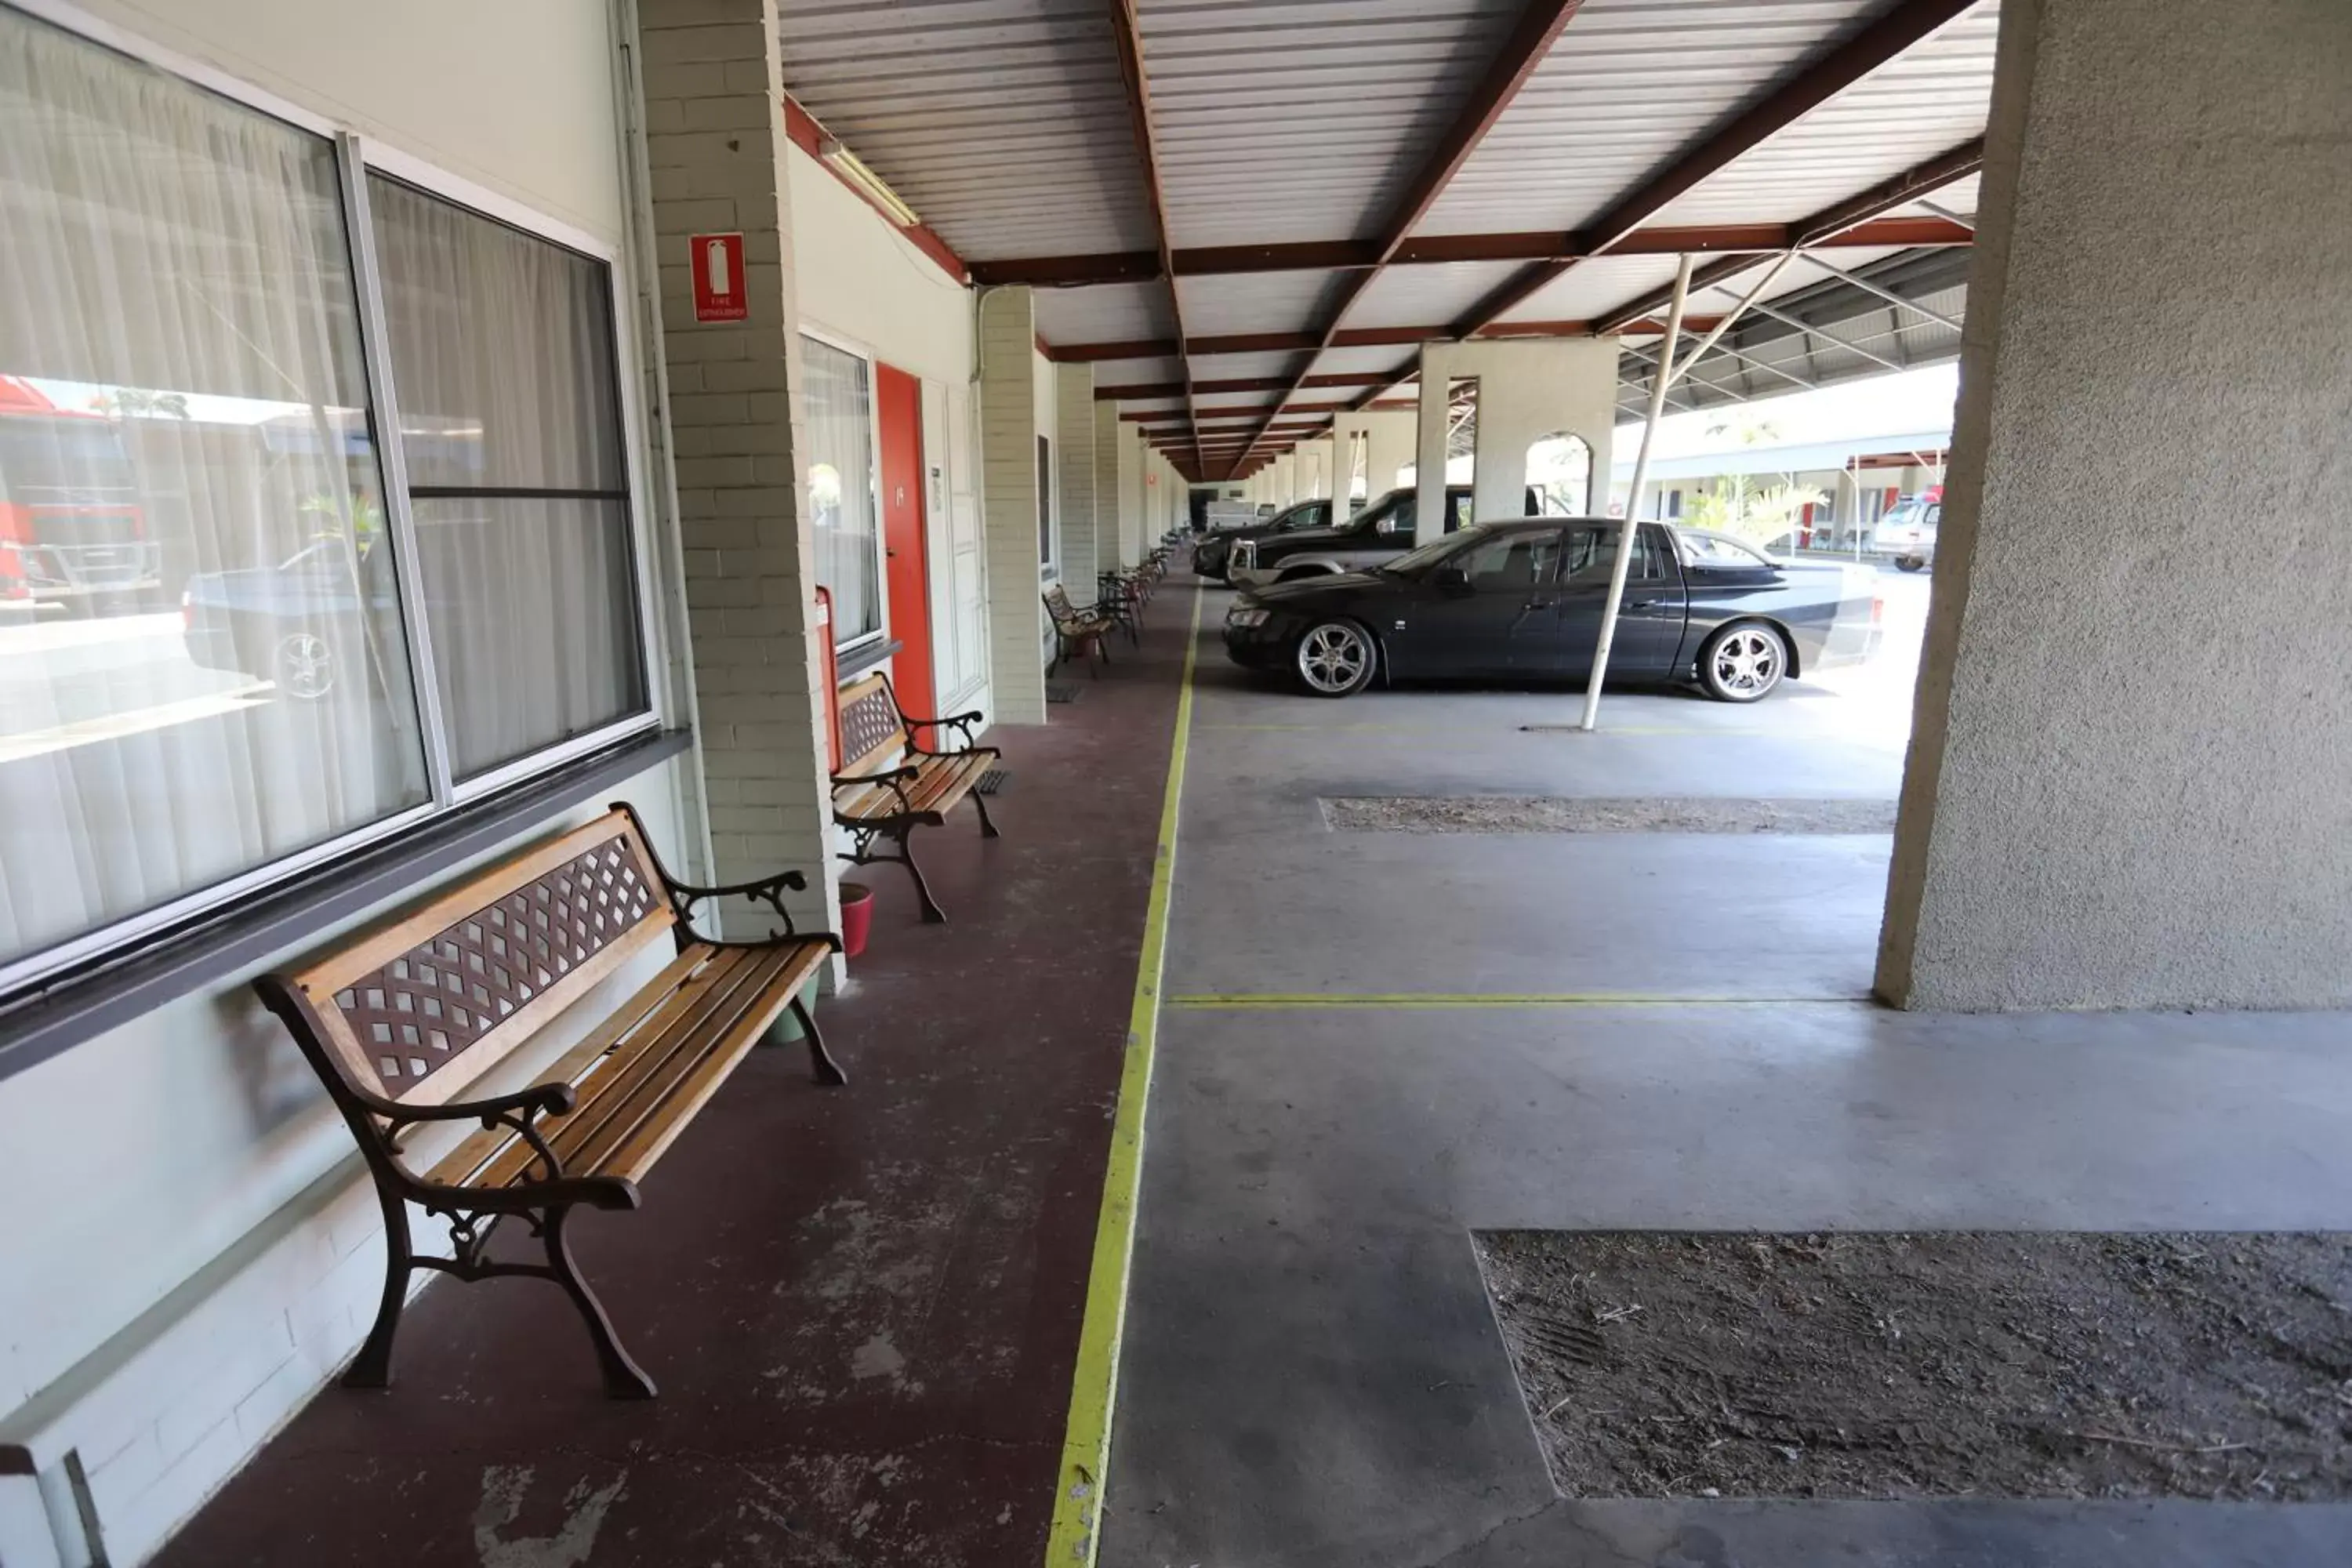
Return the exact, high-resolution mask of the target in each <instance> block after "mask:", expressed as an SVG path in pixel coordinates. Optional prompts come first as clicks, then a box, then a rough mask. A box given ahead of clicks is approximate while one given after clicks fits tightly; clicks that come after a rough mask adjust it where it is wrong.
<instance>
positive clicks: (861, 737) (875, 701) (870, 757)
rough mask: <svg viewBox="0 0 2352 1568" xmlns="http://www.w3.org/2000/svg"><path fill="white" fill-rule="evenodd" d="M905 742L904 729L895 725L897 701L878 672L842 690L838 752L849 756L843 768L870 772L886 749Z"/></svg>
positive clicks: (885, 755) (881, 759)
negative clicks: (843, 692) (839, 746)
mask: <svg viewBox="0 0 2352 1568" xmlns="http://www.w3.org/2000/svg"><path fill="white" fill-rule="evenodd" d="M906 743H907V737H906V732H905V731H902V730H900V729H899V727H898V703H897V702H895V701H893V700H891V697H890V689H889V687H888V686H887V685H885V684H884V683H883V680H882V678H881V677H880V676H875V677H872V678H871V679H867V680H864V681H861V682H859V683H858V684H857V685H856V686H854V687H852V688H850V689H849V690H848V691H847V692H845V694H844V696H843V700H842V704H841V754H842V755H843V756H845V757H846V758H848V759H849V761H848V763H846V764H845V767H844V771H845V772H846V773H871V772H873V771H874V770H875V768H876V767H877V766H879V765H880V764H881V763H882V762H883V761H885V760H886V759H887V754H888V753H889V752H895V751H898V749H899V748H900V747H902V746H904V745H905V744H906ZM877 753H880V754H878V755H877Z"/></svg>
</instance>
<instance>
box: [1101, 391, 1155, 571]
mask: <svg viewBox="0 0 2352 1568" xmlns="http://www.w3.org/2000/svg"><path fill="white" fill-rule="evenodd" d="M1113 406H1114V407H1116V406H1117V405H1113ZM1111 422H1112V424H1113V425H1114V426H1116V427H1117V429H1118V458H1117V461H1118V561H1119V564H1120V565H1122V566H1133V565H1135V564H1137V563H1139V562H1140V561H1142V559H1143V552H1144V549H1145V547H1146V542H1148V541H1149V540H1150V539H1153V538H1156V537H1158V535H1159V532H1160V531H1159V530H1158V529H1156V528H1153V527H1151V526H1150V524H1149V522H1148V521H1146V514H1145V504H1146V503H1145V498H1146V497H1147V496H1148V495H1150V494H1155V493H1157V491H1158V489H1159V487H1158V486H1157V485H1148V484H1146V483H1144V476H1145V474H1146V473H1147V472H1149V471H1150V459H1151V453H1150V449H1149V448H1148V447H1145V445H1144V442H1143V432H1142V430H1141V429H1140V428H1139V427H1138V426H1136V425H1135V424H1133V423H1132V422H1130V421H1128V420H1123V419H1120V418H1119V417H1118V415H1117V414H1116V413H1114V414H1113V415H1112V416H1111Z"/></svg>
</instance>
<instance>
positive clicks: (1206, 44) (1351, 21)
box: [1139, 0, 1519, 321]
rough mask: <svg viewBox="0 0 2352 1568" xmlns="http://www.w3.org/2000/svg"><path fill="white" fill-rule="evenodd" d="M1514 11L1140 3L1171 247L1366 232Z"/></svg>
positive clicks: (1462, 3) (1449, 4)
mask: <svg viewBox="0 0 2352 1568" xmlns="http://www.w3.org/2000/svg"><path fill="white" fill-rule="evenodd" d="M1518 12H1519V0H1261V3H1258V4H1235V3H1234V0H1144V3H1143V4H1141V5H1140V6H1139V22H1140V24H1141V26H1142V29H1143V59H1144V72H1145V74H1146V75H1147V76H1148V77H1149V78H1150V82H1151V100H1152V115H1153V123H1154V126H1155V128H1156V132H1157V135H1158V138H1159V144H1160V178H1161V182H1162V185H1163V188H1164V194H1165V197H1166V200H1167V205H1168V223H1169V227H1170V229H1171V231H1172V234H1171V240H1172V242H1173V243H1174V244H1177V245H1180V246H1192V245H1239V244H1250V243H1257V242H1275V241H1281V240H1292V239H1345V238H1356V237H1363V236H1366V235H1369V234H1370V233H1371V232H1373V230H1374V228H1375V226H1377V225H1379V224H1380V223H1381V222H1382V221H1383V220H1384V219H1385V218H1386V216H1387V215H1388V214H1389V212H1390V210H1391V208H1392V207H1393V206H1394V205H1395V203H1396V201H1397V198H1398V196H1399V195H1401V194H1402V187H1403V185H1404V184H1405V182H1406V181H1408V180H1410V179H1411V178H1412V174H1413V173H1414V171H1415V170H1417V169H1418V168H1419V167H1420V165H1421V163H1422V161H1423V159H1425V158H1426V157H1427V156H1428V152H1429V148H1430V146H1431V144H1432V143H1433V142H1435V141H1436V139H1437V138H1438V136H1439V135H1441V134H1442V133H1443V132H1444V129H1445V127H1446V125H1447V124H1448V123H1449V122H1451V121H1452V120H1453V118H1454V115H1455V114H1457V113H1458V112H1460V110H1461V106H1462V103H1463V101H1464V100H1465V98H1466V97H1467V96H1468V94H1469V90H1470V88H1471V85H1472V84H1473V83H1475V81H1476V80H1477V79H1478V76H1479V73H1480V72H1481V71H1482V70H1483V69H1484V68H1486V62H1487V61H1488V60H1489V59H1491V58H1493V56H1494V53H1495V51H1496V48H1497V47H1499V45H1500V44H1501V41H1502V39H1503V37H1504V35H1505V34H1506V33H1507V32H1508V31H1509V29H1510V26H1511V24H1512V22H1513V21H1514V20H1515V19H1516V18H1517V15H1518ZM1188 321H1189V317H1188Z"/></svg>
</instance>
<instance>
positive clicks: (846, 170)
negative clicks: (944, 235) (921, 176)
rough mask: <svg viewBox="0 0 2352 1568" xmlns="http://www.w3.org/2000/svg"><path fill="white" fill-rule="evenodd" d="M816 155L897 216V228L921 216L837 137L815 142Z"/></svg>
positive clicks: (911, 222) (910, 224) (887, 211)
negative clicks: (859, 160)
mask: <svg viewBox="0 0 2352 1568" xmlns="http://www.w3.org/2000/svg"><path fill="white" fill-rule="evenodd" d="M817 156H819V157H821V158H823V159H824V161H825V162H826V163H829V164H831V165H832V166H833V170H834V173H835V174H839V175H840V176H841V177H842V178H843V179H845V180H847V181H848V182H849V183H850V184H853V185H856V187H857V188H858V189H859V190H861V191H863V192H865V193H866V196H867V198H868V199H869V200H871V201H872V202H873V203H874V205H877V206H878V207H880V208H881V209H882V210H883V211H884V212H886V213H888V214H889V215H890V216H891V217H892V218H894V219H896V220H897V222H898V226H899V227H900V228H913V227H915V226H917V225H919V224H920V223H921V222H922V221H923V220H922V219H921V218H919V217H917V216H915V209H914V208H912V207H910V206H908V205H907V204H906V203H905V202H902V201H900V200H899V199H898V192H896V191H894V190H892V189H891V188H890V187H889V186H888V185H887V184H883V183H882V176H881V175H879V174H876V173H875V172H874V171H873V170H871V169H869V168H867V167H866V165H865V164H864V163H860V162H858V158H857V154H856V153H853V152H851V151H850V150H849V149H848V148H846V147H845V146H843V145H842V144H841V142H840V141H839V139H838V138H835V137H832V136H828V137H826V138H825V139H824V141H822V142H818V143H817Z"/></svg>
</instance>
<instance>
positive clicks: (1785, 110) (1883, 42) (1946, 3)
mask: <svg viewBox="0 0 2352 1568" xmlns="http://www.w3.org/2000/svg"><path fill="white" fill-rule="evenodd" d="M1974 3H1975V0H1899V3H1898V4H1896V5H1895V6H1894V7H1893V8H1892V9H1891V10H1889V11H1887V12H1886V13H1885V15H1883V16H1880V17H1879V18H1878V19H1877V20H1876V21H1874V22H1872V23H1870V24H1869V25H1868V26H1864V28H1863V29H1862V30H1861V31H1860V32H1858V33H1856V34H1854V35H1853V37H1850V38H1848V39H1846V40H1845V42H1843V43H1842V44H1840V45H1838V46H1837V47H1835V48H1833V49H1832V50H1830V51H1829V53H1827V54H1825V55H1823V56H1822V57H1821V58H1818V59H1815V60H1811V61H1808V62H1807V63H1806V64H1804V65H1802V66H1800V67H1799V68H1797V69H1796V70H1794V71H1793V72H1791V73H1790V74H1789V75H1788V76H1786V77H1783V78H1782V79H1780V82H1779V83H1778V84H1777V85H1776V86H1774V87H1773V88H1772V89H1771V90H1770V91H1769V92H1767V93H1766V94H1765V95H1764V97H1763V98H1762V99H1761V100H1759V101H1758V102H1756V103H1753V104H1751V105H1749V106H1748V108H1747V109H1744V110H1741V111H1740V112H1738V114H1736V115H1734V116H1732V117H1731V119H1730V120H1729V121H1727V122H1726V123H1724V124H1723V125H1720V126H1718V127H1717V129H1716V130H1714V131H1713V132H1710V133H1709V134H1708V135H1707V137H1706V140H1704V141H1702V142H1699V143H1698V145H1696V147H1693V148H1691V149H1689V150H1688V151H1687V152H1685V153H1683V154H1682V155H1681V156H1680V157H1678V158H1676V159H1675V161H1674V162H1673V163H1669V164H1667V165H1666V167H1665V168H1664V169H1663V170H1660V171H1659V172H1658V173H1657V174H1653V175H1651V176H1650V177H1649V179H1647V180H1645V181H1643V183H1642V184H1640V185H1638V186H1636V187H1634V189H1633V191H1632V192H1630V193H1628V194H1627V195H1624V196H1623V197H1622V198H1620V199H1619V201H1618V202H1617V204H1616V205H1614V206H1612V207H1611V208H1610V209H1609V210H1608V211H1607V212H1606V213H1603V214H1602V215H1601V217H1600V219H1599V220H1598V221H1597V222H1595V223H1593V224H1592V225H1591V226H1590V227H1589V228H1587V229H1586V231H1585V237H1586V239H1587V240H1588V242H1589V243H1588V247H1587V249H1586V254H1587V255H1588V256H1602V255H1606V254H1608V253H1609V252H1610V251H1612V250H1614V249H1616V248H1617V247H1619V246H1620V245H1621V244H1622V243H1623V242H1624V241H1626V240H1627V239H1629V238H1631V237H1632V236H1633V233H1634V231H1635V230H1637V229H1639V228H1640V227H1641V226H1642V225H1643V224H1644V223H1647V222H1648V221H1649V220H1650V219H1651V218H1653V217H1654V216H1657V214H1658V213H1659V212H1660V211H1662V210H1663V209H1664V207H1665V206H1667V205H1668V204H1670V203H1672V202H1673V201H1675V198H1677V197H1679V196H1682V195H1685V194H1686V193H1687V192H1689V191H1690V190H1691V189H1692V188H1693V187H1694V186H1696V184H1698V183H1699V182H1700V181H1702V180H1705V179H1706V178H1707V177H1708V176H1709V175H1712V174H1718V173H1720V172H1721V171H1722V170H1723V169H1724V168H1725V167H1727V165H1728V164H1730V163H1732V162H1733V161H1734V160H1736V159H1738V158H1739V157H1740V156H1741V155H1742V154H1744V153H1749V152H1752V151H1754V150H1755V148H1756V147H1757V146H1758V145H1759V143H1761V142H1763V141H1764V140H1765V139H1766V138H1768V137H1770V136H1774V135H1777V134H1778V133H1779V132H1782V131H1785V130H1787V129H1788V128H1789V127H1790V125H1792V124H1794V123H1795V122H1796V121H1798V120H1800V119H1801V118H1803V117H1804V116H1805V115H1807V114H1809V113H1811V111H1812V110H1816V109H1819V108H1820V107H1821V106H1822V104H1824V103H1826V102H1828V101H1829V100H1831V99H1832V98H1834V97H1835V96H1837V94H1839V93H1841V92H1843V91H1844V90H1845V89H1847V88H1849V87H1852V86H1853V84H1854V83H1855V82H1858V81H1860V80H1861V79H1863V78H1864V77H1865V76H1868V75H1869V74H1870V73H1871V72H1872V71H1874V70H1876V69H1877V68H1879V67H1881V66H1883V65H1885V63H1886V62H1887V61H1889V60H1891V59H1893V58H1895V56H1897V55H1899V54H1901V53H1902V52H1903V51H1904V50H1906V49H1907V48H1909V47H1911V46H1912V45H1914V44H1916V43H1917V42H1918V41H1919V40H1920V39H1922V38H1924V37H1927V35H1928V34H1930V33H1933V32H1934V31H1936V29H1937V28H1938V27H1941V26H1944V24H1946V23H1947V22H1949V21H1950V20H1951V19H1952V18H1953V17H1955V16H1958V15H1959V14H1960V13H1961V12H1963V11H1965V10H1967V9H1968V8H1969V5H1973V4H1974ZM1574 265H1576V263H1575V261H1573V260H1559V261H1545V262H1538V264H1537V265H1535V266H1533V267H1530V268H1527V269H1525V270H1524V271H1522V272H1521V273H1520V274H1519V275H1518V276H1517V278H1514V279H1511V280H1510V281H1509V282H1507V283H1505V284H1504V285H1503V286H1502V287H1501V288H1499V289H1496V290H1494V291H1493V292H1492V293H1490V294H1488V295H1487V296H1486V298H1485V299H1484V300H1479V301H1478V303H1477V304H1476V305H1475V306H1473V307H1471V309H1470V310H1469V312H1468V313H1467V314H1465V315H1464V316H1463V317H1462V318H1461V319H1460V320H1459V321H1455V322H1454V331H1453V335H1454V336H1455V337H1463V338H1466V337H1469V336H1471V335H1472V334H1473V333H1475V332H1478V331H1483V330H1485V329H1486V327H1487V326H1489V325H1490V324H1492V323H1493V322H1494V321H1495V320H1496V318H1497V317H1500V316H1502V315H1505V314H1506V313H1507V312H1509V311H1511V310H1517V308H1518V307H1519V306H1521V305H1524V304H1526V303H1527V302H1528V300H1531V299H1533V298H1534V297H1535V296H1536V294H1537V293H1538V292H1539V291H1540V290H1541V289H1543V288H1544V287H1545V286H1546V285H1547V284H1549V283H1550V282H1551V281H1552V280H1553V279H1556V278H1558V277H1559V275H1560V274H1562V273H1564V272H1566V271H1567V270H1568V269H1569V268H1570V267H1573V266H1574Z"/></svg>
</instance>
